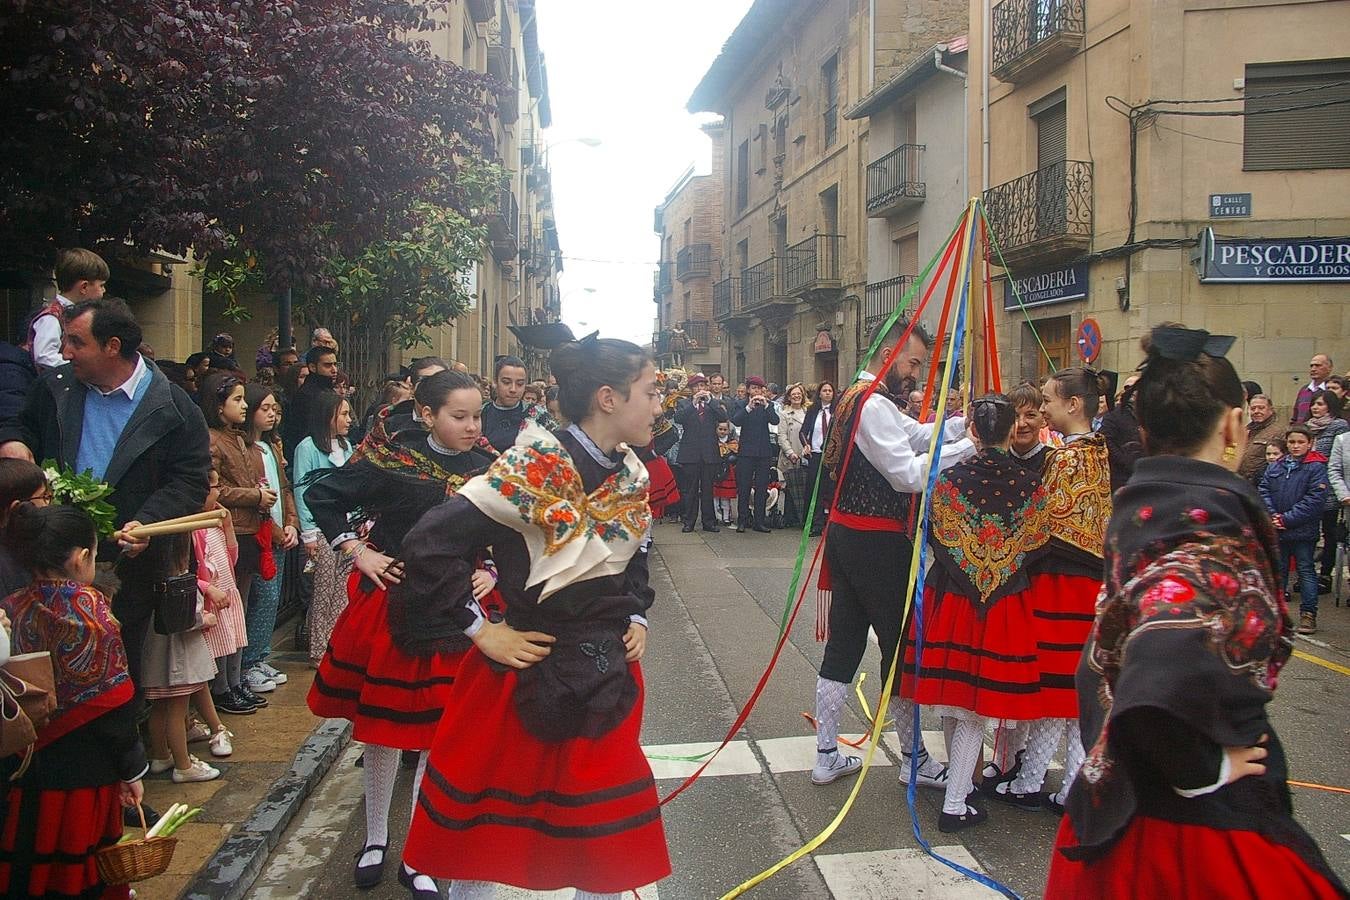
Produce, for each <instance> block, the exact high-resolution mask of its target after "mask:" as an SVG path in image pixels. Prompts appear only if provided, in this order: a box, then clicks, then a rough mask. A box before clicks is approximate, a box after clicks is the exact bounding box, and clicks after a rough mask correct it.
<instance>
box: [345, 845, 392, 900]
mask: <svg viewBox="0 0 1350 900" xmlns="http://www.w3.org/2000/svg"><path fill="white" fill-rule="evenodd" d="M371 850H378V851H380V861H379V862H377V863H371V864H370V865H368V866H363V865H361V857H363V856H365V855H366V854H367V853H369V852H370V851H371ZM386 850H387V848H386V846H385V845H384V844H367V845H366V846H364V847H362V848H361V852H359V853H357V854H356V871H355V872H354V873H352V883H353V884H355V885H356V886H357V887H358V888H360V889H361V890H363V891H368V890H370V889H371V888H373V887H375V886H376V885H377V884H379V883H380V882H381V881H384V860H385V857H386V856H388V854H387V853H386V852H385V851H386Z"/></svg>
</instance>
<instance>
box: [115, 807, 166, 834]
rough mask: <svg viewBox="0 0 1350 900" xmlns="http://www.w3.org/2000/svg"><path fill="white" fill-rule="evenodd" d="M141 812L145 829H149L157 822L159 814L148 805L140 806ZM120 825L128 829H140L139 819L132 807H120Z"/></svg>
mask: <svg viewBox="0 0 1350 900" xmlns="http://www.w3.org/2000/svg"><path fill="white" fill-rule="evenodd" d="M141 812H142V813H144V814H145V827H146V828H149V827H151V826H152V825H154V824H155V823H156V822H158V821H159V812H158V810H156V809H155V808H154V807H153V806H151V805H150V804H149V803H142V804H141ZM122 824H123V825H125V826H126V827H128V828H140V827H141V817H140V815H139V814H137V812H136V807H134V806H124V807H122Z"/></svg>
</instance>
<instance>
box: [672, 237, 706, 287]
mask: <svg viewBox="0 0 1350 900" xmlns="http://www.w3.org/2000/svg"><path fill="white" fill-rule="evenodd" d="M711 274H712V244H690V245H689V246H687V247H682V248H680V252H679V253H677V254H675V277H676V278H678V279H680V280H681V281H684V280H685V279H686V278H701V277H707V276H709V275H711Z"/></svg>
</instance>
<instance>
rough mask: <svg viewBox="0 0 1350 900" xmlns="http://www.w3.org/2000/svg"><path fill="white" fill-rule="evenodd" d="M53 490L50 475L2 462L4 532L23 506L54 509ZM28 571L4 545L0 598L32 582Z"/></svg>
mask: <svg viewBox="0 0 1350 900" xmlns="http://www.w3.org/2000/svg"><path fill="white" fill-rule="evenodd" d="M51 502H52V489H51V488H50V487H48V486H47V475H46V474H45V473H44V472H43V471H42V469H40V468H38V466H36V465H34V464H33V463H30V462H29V461H28V460H26V459H0V530H3V529H4V528H5V527H6V526H7V525H8V524H9V519H10V517H11V516H12V515H14V511H15V510H16V509H18V508H19V507H20V506H27V505H29V504H31V505H33V506H50V505H51ZM31 580H32V579H31V577H30V576H29V574H28V570H27V569H25V568H24V567H23V566H22V565H20V564H19V560H18V559H17V558H16V557H15V555H14V554H13V553H12V552H10V549H9V547H8V546H7V545H6V544H4V543H3V542H0V597H8V596H9V595H10V594H12V593H14V592H15V591H17V590H20V589H21V588H25V587H27V586H28V582H29V581H31Z"/></svg>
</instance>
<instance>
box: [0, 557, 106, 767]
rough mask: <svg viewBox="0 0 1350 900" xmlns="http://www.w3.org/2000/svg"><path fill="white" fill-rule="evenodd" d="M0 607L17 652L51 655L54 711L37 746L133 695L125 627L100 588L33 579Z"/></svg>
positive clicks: (40, 746)
mask: <svg viewBox="0 0 1350 900" xmlns="http://www.w3.org/2000/svg"><path fill="white" fill-rule="evenodd" d="M0 606H3V608H4V610H5V612H6V613H7V614H8V615H9V618H10V622H11V623H12V628H13V633H12V636H11V639H10V640H11V644H12V647H13V652H14V653H16V654H18V653H37V652H40V651H43V650H46V651H49V652H50V653H51V655H52V669H53V670H54V674H55V675H56V712H55V713H53V714H52V717H51V719H50V720H49V721H48V723H47V724H46V725H45V726H43V728H42V729H40V730H39V731H38V739H37V749H39V750H41V749H42V748H43V747H45V746H47V745H48V744H51V743H52V742H53V741H56V740H58V739H59V738H62V737H65V736H66V735H68V734H70V733H71V732H72V731H75V730H76V729H77V728H80V727H81V726H83V725H87V724H88V723H89V722H92V721H93V720H94V719H96V718H98V717H99V716H101V715H103V714H104V713H106V712H109V711H111V710H114V709H116V708H117V707H119V706H121V705H122V704H124V703H126V702H127V701H129V700H131V698H132V694H133V688H132V685H131V676H130V674H128V672H127V651H126V648H125V647H124V646H123V645H122V628H121V626H120V625H119V624H118V622H117V619H116V618H114V617H113V614H112V604H111V603H110V602H109V600H108V598H107V597H105V596H103V594H102V593H100V592H99V590H98V589H97V588H95V587H93V586H92V585H79V584H76V583H75V582H73V581H35V582H33V583H32V584H30V585H29V586H28V587H26V588H24V589H23V590H22V591H19V592H18V593H16V594H11V595H10V596H9V597H6V598H5V599H4V601H3V602H0Z"/></svg>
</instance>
